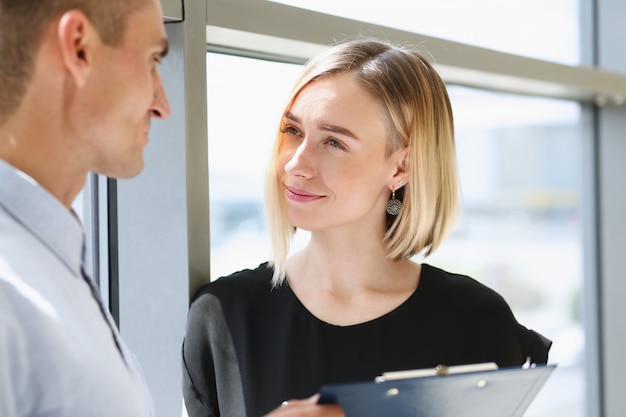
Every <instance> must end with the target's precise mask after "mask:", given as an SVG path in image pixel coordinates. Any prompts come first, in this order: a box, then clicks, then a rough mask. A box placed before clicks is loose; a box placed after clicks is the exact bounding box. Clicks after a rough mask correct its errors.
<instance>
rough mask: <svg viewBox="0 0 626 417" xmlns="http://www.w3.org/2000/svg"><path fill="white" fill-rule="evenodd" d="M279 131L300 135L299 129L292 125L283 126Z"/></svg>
mask: <svg viewBox="0 0 626 417" xmlns="http://www.w3.org/2000/svg"><path fill="white" fill-rule="evenodd" d="M281 132H282V133H286V134H288V135H294V136H300V131H299V130H298V129H296V128H295V127H293V126H285V127H284V128H283V129H282V130H281Z"/></svg>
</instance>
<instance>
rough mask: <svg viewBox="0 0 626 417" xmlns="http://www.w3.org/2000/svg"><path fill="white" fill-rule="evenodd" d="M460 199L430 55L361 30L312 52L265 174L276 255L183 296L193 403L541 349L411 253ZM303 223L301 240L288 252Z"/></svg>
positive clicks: (480, 289) (441, 233) (236, 404)
mask: <svg viewBox="0 0 626 417" xmlns="http://www.w3.org/2000/svg"><path fill="white" fill-rule="evenodd" d="M457 204H458V189H457V171H456V161H455V150H454V134H453V120H452V110H451V107H450V102H449V99H448V95H447V92H446V89H445V86H444V83H443V82H442V80H441V79H440V77H439V76H438V74H437V73H436V72H435V70H434V69H433V68H432V66H431V65H430V64H429V63H428V61H427V60H426V59H424V57H422V56H421V55H420V54H419V53H417V52H415V51H412V50H410V49H408V48H401V47H396V46H392V45H390V44H388V43H385V42H381V41H377V40H357V41H351V42H347V43H344V44H340V45H337V46H335V47H333V48H331V49H330V50H328V51H327V52H325V53H323V54H322V55H320V56H318V57H316V58H314V59H313V60H311V61H310V62H309V63H308V64H307V65H306V67H305V69H304V71H303V73H302V75H301V76H300V78H299V80H298V81H297V83H296V85H295V88H294V89H293V91H292V94H291V97H290V100H289V101H288V104H287V106H286V109H285V111H284V113H283V117H282V120H281V122H280V129H279V133H278V135H277V138H276V142H275V146H274V150H273V153H272V158H271V161H270V165H269V170H268V173H267V177H266V212H267V216H268V224H269V230H270V233H271V237H272V242H273V257H272V260H271V261H270V262H268V263H267V264H262V265H260V266H259V267H258V268H257V269H255V270H245V271H240V272H237V273H235V274H233V275H231V276H229V277H225V278H222V279H219V280H217V281H215V282H213V283H211V284H209V285H207V286H206V287H204V288H203V289H201V291H200V292H199V293H198V295H197V297H196V299H195V300H194V302H193V304H192V306H191V310H190V313H189V324H188V329H187V335H186V340H185V343H184V348H183V362H184V372H183V373H184V392H185V402H186V405H187V410H188V413H189V415H190V416H191V417H196V416H217V415H223V416H229V417H231V416H248V417H257V416H261V415H263V414H265V413H267V412H269V411H271V410H272V409H274V408H275V407H277V406H279V405H280V404H281V403H282V402H283V401H284V400H288V399H291V398H305V397H310V396H311V395H314V394H315V393H316V392H318V390H319V388H320V386H321V385H323V384H328V383H340V382H354V381H364V380H373V379H374V378H375V377H376V376H377V375H380V374H381V373H382V372H385V371H392V370H402V369H414V368H427V367H434V366H437V365H439V364H445V365H458V364H465V363H478V362H496V363H497V364H498V365H499V366H501V367H506V366H520V365H522V364H523V363H524V362H525V361H526V360H527V358H528V357H531V360H532V361H533V362H546V361H547V353H548V349H549V341H547V340H545V339H543V338H542V337H541V336H539V335H538V334H537V333H535V332H532V331H530V330H528V329H526V328H525V327H523V326H521V325H520V324H518V323H517V321H516V320H515V318H514V317H513V314H512V313H511V310H510V308H509V307H508V305H507V304H506V302H505V301H504V300H503V299H502V297H500V296H499V295H498V294H497V293H495V292H494V291H492V290H490V289H489V288H487V287H485V286H483V285H481V284H479V283H478V282H476V281H474V280H473V279H471V278H469V277H465V276H460V275H455V274H451V273H448V272H445V271H443V270H440V269H437V268H435V267H433V266H430V265H427V264H419V263H416V262H414V261H413V260H411V258H412V257H413V256H414V255H417V254H421V255H426V256H427V255H429V254H430V253H432V252H433V251H434V250H435V249H436V248H437V246H438V245H439V244H440V243H441V242H442V241H443V239H444V238H445V236H446V235H447V234H448V232H449V231H450V229H451V228H452V226H453V221H454V215H455V211H456V209H457ZM297 228H300V229H303V230H309V231H310V232H311V237H310V241H309V243H308V245H307V246H306V247H305V248H304V249H303V250H301V251H299V252H297V253H295V254H293V255H291V256H287V255H288V253H289V244H290V241H291V238H292V236H293V233H294V231H295V230H296V229H297ZM279 411H280V410H279Z"/></svg>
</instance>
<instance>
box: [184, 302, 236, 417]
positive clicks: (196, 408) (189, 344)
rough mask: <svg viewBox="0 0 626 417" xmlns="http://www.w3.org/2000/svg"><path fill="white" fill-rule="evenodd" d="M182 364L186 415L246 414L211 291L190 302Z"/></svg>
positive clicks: (227, 337) (225, 332)
mask: <svg viewBox="0 0 626 417" xmlns="http://www.w3.org/2000/svg"><path fill="white" fill-rule="evenodd" d="M182 367H183V397H184V400H185V407H186V409H187V414H188V415H189V417H219V416H228V417H245V416H246V412H245V401H244V396H243V388H242V382H241V375H240V372H239V365H238V361H237V354H236V352H235V348H234V346H233V343H232V337H231V333H230V330H229V328H228V324H227V322H226V319H225V317H224V314H223V311H222V308H221V303H220V300H219V299H218V298H217V297H216V296H214V295H212V294H209V293H204V294H201V295H200V296H199V297H198V298H196V299H195V300H194V302H193V303H192V305H191V308H190V310H189V316H188V321H187V332H186V335H185V340H184V341H183V348H182Z"/></svg>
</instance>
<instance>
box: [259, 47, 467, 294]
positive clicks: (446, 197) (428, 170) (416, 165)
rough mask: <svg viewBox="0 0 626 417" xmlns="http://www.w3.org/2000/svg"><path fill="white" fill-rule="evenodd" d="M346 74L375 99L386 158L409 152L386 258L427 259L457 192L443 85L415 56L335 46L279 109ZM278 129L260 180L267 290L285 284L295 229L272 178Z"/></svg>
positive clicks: (450, 222) (398, 50) (404, 50)
mask: <svg viewBox="0 0 626 417" xmlns="http://www.w3.org/2000/svg"><path fill="white" fill-rule="evenodd" d="M344 73H349V74H352V75H353V76H354V80H356V82H357V83H358V84H359V85H361V86H363V88H365V89H366V90H367V91H369V92H370V93H371V94H372V95H373V96H374V97H377V98H378V99H379V100H380V102H381V103H382V104H383V107H384V108H385V110H386V113H387V116H388V119H389V123H388V125H389V138H388V139H389V144H388V145H389V146H388V152H389V153H391V152H393V151H395V150H397V149H400V148H402V147H404V146H407V147H408V149H409V155H408V169H409V180H408V183H407V184H406V185H405V186H404V187H402V188H401V189H400V190H397V191H396V198H399V199H401V200H403V207H402V211H401V213H400V214H399V215H397V216H393V217H392V216H390V215H388V214H386V213H381V216H384V215H386V216H387V224H388V228H387V231H386V233H385V235H384V242H385V245H386V249H387V257H388V258H389V259H394V260H399V259H406V258H409V257H411V256H413V255H416V254H419V253H422V254H424V255H425V256H428V255H430V254H431V253H432V252H433V251H434V250H435V249H436V248H437V247H438V246H439V244H440V243H441V242H442V241H443V240H444V239H445V237H446V236H447V235H448V233H449V232H450V230H451V229H452V227H453V226H454V220H455V217H456V211H457V208H458V201H459V193H458V179H457V167H456V154H455V148H454V123H453V117H452V108H451V106H450V100H449V97H448V93H447V90H446V87H445V84H444V82H443V81H442V80H441V78H440V77H439V75H438V74H437V72H436V71H435V69H434V68H433V67H432V65H431V64H430V63H429V62H428V60H427V59H426V58H425V57H424V56H422V55H421V54H420V53H418V52H417V51H415V50H412V49H410V48H408V47H402V46H396V45H393V44H391V43H388V42H384V41H380V40H375V39H359V40H353V41H349V42H346V43H342V44H339V45H336V46H334V47H332V48H330V49H329V50H328V51H326V52H324V53H322V54H320V55H318V56H317V57H315V58H313V59H312V60H310V61H309V62H308V63H307V65H306V66H305V68H304V70H303V72H302V73H301V75H300V77H299V78H298V80H297V81H296V84H295V86H294V88H293V89H292V91H291V94H290V96H289V99H288V101H287V105H286V107H285V111H287V110H288V109H289V108H290V107H291V104H292V103H293V101H294V100H295V98H296V96H297V95H298V93H299V92H300V91H301V90H302V89H303V88H304V87H305V86H307V85H308V84H309V83H311V82H313V81H315V80H318V79H320V78H325V77H329V76H332V75H335V74H344ZM280 141H281V134H280V129H279V132H278V134H277V136H276V140H275V143H274V148H273V150H272V154H271V157H270V161H269V166H268V171H267V174H266V179H265V211H266V217H267V222H268V227H269V232H270V236H271V240H272V257H271V260H270V266H272V267H273V268H274V276H273V280H272V282H273V284H274V285H275V286H277V285H280V284H281V283H282V282H283V281H284V279H285V265H286V260H287V255H288V253H289V247H290V244H291V239H292V237H293V234H294V233H295V230H296V228H295V227H294V226H293V225H292V224H290V223H289V221H288V219H287V216H286V202H285V198H284V193H283V187H282V184H281V183H280V180H279V177H278V173H277V158H278V151H279V148H280Z"/></svg>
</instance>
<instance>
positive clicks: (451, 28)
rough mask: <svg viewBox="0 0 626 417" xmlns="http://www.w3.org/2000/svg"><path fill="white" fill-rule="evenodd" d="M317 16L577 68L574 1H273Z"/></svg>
mask: <svg viewBox="0 0 626 417" xmlns="http://www.w3.org/2000/svg"><path fill="white" fill-rule="evenodd" d="M272 1H276V2H278V3H284V4H288V5H292V6H297V7H301V8H305V9H309V10H315V11H318V12H323V13H328V14H333V15H336V16H342V17H346V18H350V19H355V20H361V21H365V22H369V23H374V24H378V25H383V26H389V27H393V28H396V29H402V30H407V31H410V32H416V33H420V34H423V35H429V36H435V37H439V38H444V39H449V40H453V41H457V42H462V43H467V44H471V45H476V46H481V47H485V48H489V49H495V50H500V51H503V52H510V53H514V54H517V55H524V56H528V57H533V58H539V59H544V60H548V61H554V62H560V63H567V64H578V63H579V62H580V57H579V49H578V45H579V34H578V32H579V18H578V14H579V5H578V0H508V1H500V0H474V1H467V0H438V1H406V0H386V1H385V2H380V1H371V0H369V1H367V0H365V1H364V0H343V1H335V0H316V1H309V0H272Z"/></svg>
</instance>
